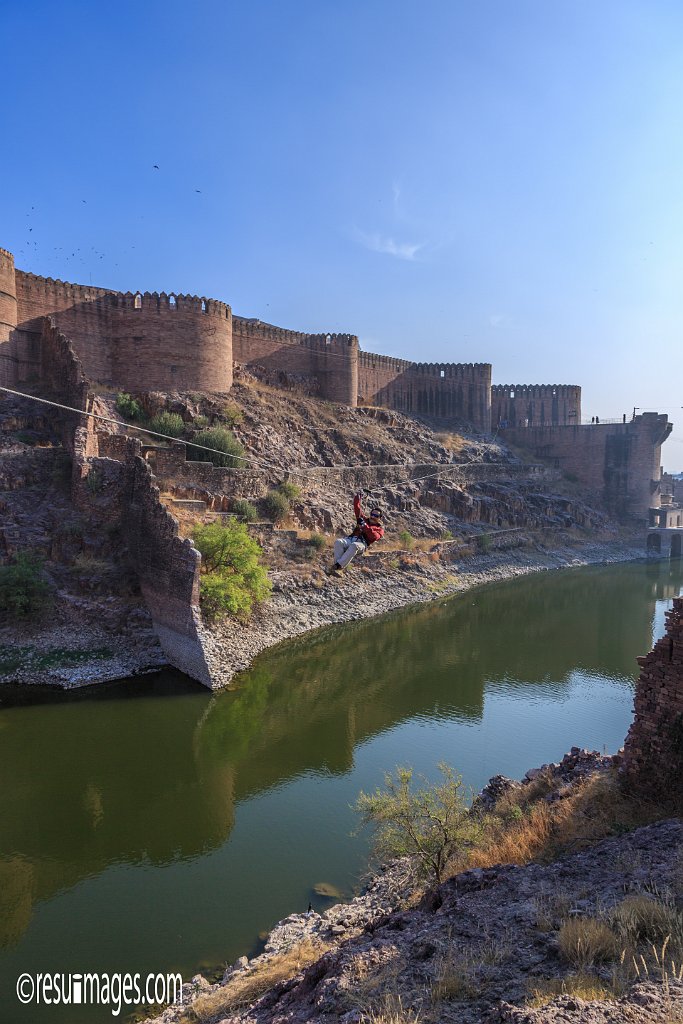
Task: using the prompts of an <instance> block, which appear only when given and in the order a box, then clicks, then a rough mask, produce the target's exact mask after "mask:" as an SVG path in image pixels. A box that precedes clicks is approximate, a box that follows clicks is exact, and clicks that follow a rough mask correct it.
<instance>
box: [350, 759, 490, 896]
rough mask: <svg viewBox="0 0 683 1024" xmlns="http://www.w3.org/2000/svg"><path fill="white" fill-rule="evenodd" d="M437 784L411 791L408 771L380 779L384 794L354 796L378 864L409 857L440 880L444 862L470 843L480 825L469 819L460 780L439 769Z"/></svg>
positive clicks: (448, 769) (379, 790) (443, 768)
mask: <svg viewBox="0 0 683 1024" xmlns="http://www.w3.org/2000/svg"><path fill="white" fill-rule="evenodd" d="M439 771H440V772H441V774H442V776H443V782H442V783H441V784H440V785H435V786H430V785H424V786H422V787H420V788H418V789H415V788H413V771H412V769H411V768H397V769H396V774H395V775H385V777H384V781H385V787H386V788H385V789H383V790H381V789H376V790H375V792H374V793H362V792H361V793H360V795H359V797H358V800H357V801H356V810H357V811H358V813H359V814H360V815H361V820H362V822H363V824H364V825H371V826H372V827H373V828H374V830H375V853H376V854H377V855H378V856H379V857H381V858H382V859H392V858H396V857H405V856H411V857H414V858H416V861H417V863H418V864H419V866H420V868H421V869H422V872H423V873H424V874H425V875H427V876H429V877H431V879H432V880H433V881H434V882H436V883H437V885H438V884H439V883H440V882H441V881H442V879H443V876H444V871H445V869H446V865H447V863H448V861H449V859H450V858H451V857H452V856H453V854H454V853H455V852H456V851H457V850H458V849H460V848H461V847H462V846H464V845H467V844H469V843H471V842H473V841H474V839H476V837H477V836H478V835H479V834H480V832H481V825H480V824H479V823H478V822H477V821H476V819H474V818H473V817H472V816H471V815H470V814H469V809H468V806H467V801H466V800H465V797H464V795H463V793H462V792H461V790H462V779H461V778H460V776H458V775H455V773H454V772H453V770H452V769H451V768H449V767H448V765H446V764H440V765H439Z"/></svg>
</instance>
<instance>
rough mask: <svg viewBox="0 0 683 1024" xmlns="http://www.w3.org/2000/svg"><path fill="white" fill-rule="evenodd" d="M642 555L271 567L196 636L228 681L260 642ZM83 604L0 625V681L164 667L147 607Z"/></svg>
mask: <svg viewBox="0 0 683 1024" xmlns="http://www.w3.org/2000/svg"><path fill="white" fill-rule="evenodd" d="M643 557H644V553H643V549H642V547H641V546H638V545H636V544H634V543H632V542H628V541H624V540H618V541H610V542H607V543H592V542H589V543H584V544H581V545H570V544H567V545H564V546H556V547H554V548H553V549H552V550H544V549H539V548H537V549H534V550H529V549H520V548H515V549H512V550H505V551H493V552H490V553H487V554H478V555H473V556H471V557H469V558H467V559H463V560H461V561H458V562H456V563H451V564H446V565H444V563H442V562H430V561H428V560H419V559H415V560H414V562H413V564H410V565H401V566H397V565H396V563H397V562H398V559H396V560H391V559H388V558H387V557H386V554H382V555H379V554H378V555H374V556H373V555H371V556H368V557H366V558H365V559H363V560H362V562H361V563H360V564H359V565H357V566H352V567H351V568H350V569H349V570H347V572H345V573H344V574H341V575H340V576H334V577H324V578H322V579H318V580H315V581H314V582H311V581H310V580H309V581H306V580H303V579H302V578H301V575H300V574H299V573H298V571H297V568H298V567H297V568H294V569H293V570H292V571H291V572H290V571H283V572H276V573H273V582H274V591H273V595H272V598H271V599H270V600H269V601H268V602H267V604H265V605H264V606H263V607H262V608H261V609H260V610H259V611H258V612H257V613H256V614H255V615H254V617H253V618H252V620H251V621H250V622H249V623H248V625H246V626H245V625H243V624H241V623H236V622H235V621H234V620H226V621H225V622H223V623H221V624H219V625H217V626H216V627H214V628H208V627H207V626H202V627H200V629H201V640H202V645H203V647H204V650H205V652H206V657H207V661H208V662H209V664H211V665H212V675H213V676H214V678H216V679H218V680H219V682H220V685H222V686H226V685H228V684H229V683H230V682H231V681H232V679H233V678H234V676H235V675H236V674H237V673H238V672H241V671H243V670H245V669H247V668H249V666H250V665H251V663H252V661H253V660H254V658H255V657H256V656H257V655H258V654H260V653H261V652H262V651H264V650H266V649H267V648H269V647H273V646H275V645H276V644H279V643H282V642H284V641H286V640H289V639H291V638H293V637H296V636H300V635H301V634H303V633H307V632H309V631H311V630H315V629H319V628H321V627H324V626H329V625H332V624H333V623H341V622H350V621H353V620H357V619H364V618H370V617H374V616H377V615H382V614H385V613H386V612H390V611H393V610H394V609H397V608H403V607H406V606H408V605H411V604H423V603H425V602H428V601H433V600H436V599H443V598H445V597H450V596H453V595H455V594H459V593H464V592H465V591H467V590H470V589H471V588H472V587H476V586H480V585H481V584H484V583H492V582H495V581H500V580H505V579H511V578H513V577H515V576H523V575H526V574H527V573H531V572H546V571H548V570H554V569H564V568H574V567H577V566H582V565H596V564H605V565H607V564H610V563H615V562H625V561H633V560H637V559H641V558H643ZM83 603H84V604H85V602H83ZM89 604H90V605H92V607H90V608H88V609H87V614H80V615H78V616H77V617H76V618H75V619H74V620H73V621H72V622H69V623H68V624H65V623H63V622H57V623H55V622H54V621H53V622H51V623H50V624H49V625H46V626H44V627H43V628H39V627H33V628H31V629H28V630H21V631H20V630H12V629H10V628H8V627H7V628H5V629H3V630H2V631H0V653H3V652H7V651H11V652H14V653H18V654H19V657H18V658H16V657H15V658H14V660H15V661H18V662H19V663H18V664H14V665H12V666H10V667H8V668H7V669H6V670H5V671H4V672H3V671H0V685H3V684H20V685H35V686H55V687H59V688H62V689H75V688H77V687H81V686H92V685H95V684H98V683H105V682H110V681H113V680H116V679H126V678H131V677H134V676H137V675H141V674H144V673H147V672H153V671H157V670H159V669H161V668H164V667H165V666H166V665H168V662H167V661H166V659H165V657H164V655H163V652H162V650H161V647H160V645H159V643H158V641H157V639H156V637H155V635H154V633H153V631H152V627H151V620H150V619H149V616H148V614H147V612H146V610H145V609H142V608H140V607H136V608H133V609H127V610H126V609H118V608H117V615H116V616H115V617H114V618H113V621H111V622H108V621H107V615H106V613H107V611H108V607H109V606H104V607H102V608H99V609H98V607H96V602H94V601H92V599H91V600H90V602H89ZM70 611H71V609H70ZM57 618H59V617H58V616H57ZM98 619H100V620H101V621H98ZM0 664H2V660H1V659H0Z"/></svg>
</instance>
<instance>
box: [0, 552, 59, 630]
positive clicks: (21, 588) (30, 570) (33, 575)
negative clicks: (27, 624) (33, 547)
mask: <svg viewBox="0 0 683 1024" xmlns="http://www.w3.org/2000/svg"><path fill="white" fill-rule="evenodd" d="M42 569H43V563H42V560H41V559H40V558H38V557H37V556H36V555H33V554H31V553H30V552H27V551H22V552H20V553H19V554H18V555H17V556H16V558H15V559H14V562H13V563H12V564H11V565H3V566H0V611H4V612H7V614H8V615H10V616H13V617H14V618H28V617H29V616H31V615H38V614H40V612H43V611H46V610H47V609H48V608H49V606H50V605H51V604H52V591H51V589H50V585H49V583H48V582H47V580H46V579H45V577H44V576H43V572H42Z"/></svg>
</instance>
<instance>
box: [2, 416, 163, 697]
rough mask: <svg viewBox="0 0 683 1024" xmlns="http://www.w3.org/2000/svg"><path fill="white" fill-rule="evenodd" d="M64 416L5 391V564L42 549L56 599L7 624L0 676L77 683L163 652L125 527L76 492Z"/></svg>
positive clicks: (145, 662)
mask: <svg viewBox="0 0 683 1024" xmlns="http://www.w3.org/2000/svg"><path fill="white" fill-rule="evenodd" d="M58 426H59V424H58V421H57V420H56V419H55V417H54V416H53V415H52V414H51V413H50V412H49V411H45V407H41V406H38V405H37V404H36V403H34V402H31V401H29V400H26V399H20V398H15V397H11V396H10V397H5V398H3V399H2V400H0V564H8V563H10V562H12V561H13V559H14V558H15V557H16V556H17V555H19V554H21V553H22V552H25V553H30V554H31V555H32V556H35V557H36V559H37V561H38V564H39V565H40V576H41V577H42V579H43V580H44V581H45V583H46V584H47V587H48V590H49V594H50V603H49V606H48V608H47V609H46V610H45V612H44V613H43V614H42V615H40V616H37V617H36V616H32V617H19V618H15V619H11V620H10V618H9V617H8V616H6V615H5V614H3V615H2V623H1V625H0V681H7V682H23V683H33V682H38V681H41V680H42V681H46V682H47V681H52V682H56V683H58V684H59V685H63V686H67V685H77V684H83V683H87V682H89V681H102V680H105V679H120V678H121V677H122V676H126V675H130V674H132V673H135V672H142V671H146V670H148V669H152V668H158V667H159V666H160V665H162V664H164V658H163V654H162V652H161V649H160V647H159V645H158V642H157V640H156V638H155V636H154V634H153V631H152V628H151V619H150V617H149V615H148V613H147V611H146V609H145V607H144V604H143V603H142V601H141V599H140V596H139V593H138V590H137V584H136V580H135V576H134V574H132V573H131V571H130V568H129V567H128V566H127V565H126V562H125V559H124V558H122V557H121V552H120V543H119V538H118V536H117V532H116V531H107V530H103V529H101V528H100V527H99V526H98V525H97V523H96V522H95V520H94V519H93V518H91V517H89V515H88V512H87V510H80V509H77V508H75V507H74V505H73V503H72V501H71V497H70V481H71V459H70V457H69V454H68V452H67V451H66V450H65V448H64V447H63V445H62V443H61V440H60V431H59V429H58Z"/></svg>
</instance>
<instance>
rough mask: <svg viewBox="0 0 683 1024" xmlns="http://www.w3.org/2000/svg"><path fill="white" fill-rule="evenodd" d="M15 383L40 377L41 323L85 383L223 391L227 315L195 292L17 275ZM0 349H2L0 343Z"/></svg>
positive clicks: (227, 380) (227, 365) (226, 384)
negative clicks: (54, 330) (47, 320)
mask: <svg viewBox="0 0 683 1024" xmlns="http://www.w3.org/2000/svg"><path fill="white" fill-rule="evenodd" d="M16 294H17V328H16V330H15V331H14V336H13V343H12V345H11V346H10V351H9V358H10V360H11V361H12V362H13V364H14V369H13V374H14V378H15V380H16V381H17V382H19V383H21V382H25V381H31V380H32V379H34V378H37V377H38V376H39V374H40V345H39V338H40V332H41V320H42V318H43V317H45V316H51V317H52V318H53V320H54V322H55V323H56V325H57V326H58V328H59V330H60V331H61V332H62V333H63V334H65V335H66V336H67V337H69V338H70V339H71V340H72V342H73V344H74V346H75V348H76V350H77V352H78V355H79V358H80V359H81V361H82V363H83V366H84V369H85V372H86V375H87V376H88V378H89V379H90V380H93V381H98V382H101V383H104V384H111V385H115V386H119V387H122V388H124V389H128V390H143V389H144V390H150V391H151V390H167V391H173V390H178V389H182V390H192V389H197V390H200V391H213V392H218V393H221V392H226V391H229V390H230V388H231V387H232V349H231V344H232V312H231V310H230V307H229V306H226V305H225V303H222V302H217V301H216V300H213V299H202V298H200V297H198V296H189V295H167V294H165V293H161V294H157V293H150V292H145V293H137V294H133V293H130V292H129V293H126V294H122V293H120V292H111V291H107V290H105V289H102V288H88V287H84V286H81V285H73V284H69V283H68V282H64V281H54V280H52V279H51V278H43V277H36V276H35V275H34V274H25V273H23V272H22V271H17V273H16ZM0 347H1V346H0Z"/></svg>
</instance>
